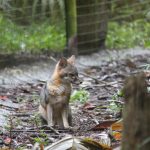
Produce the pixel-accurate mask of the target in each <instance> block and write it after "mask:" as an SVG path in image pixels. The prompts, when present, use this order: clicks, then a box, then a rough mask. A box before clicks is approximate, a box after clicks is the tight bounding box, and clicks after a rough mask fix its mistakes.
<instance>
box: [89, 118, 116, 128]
mask: <svg viewBox="0 0 150 150" xmlns="http://www.w3.org/2000/svg"><path fill="white" fill-rule="evenodd" d="M114 122H116V121H114V120H112V121H104V122H101V123H99V124H98V125H96V126H95V127H93V128H92V129H91V130H103V129H107V128H110V127H111V125H112V124H113V123H114Z"/></svg>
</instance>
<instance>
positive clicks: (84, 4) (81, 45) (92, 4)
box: [77, 0, 110, 54]
mask: <svg viewBox="0 0 150 150" xmlns="http://www.w3.org/2000/svg"><path fill="white" fill-rule="evenodd" d="M109 5H110V3H109V0H86V1H84V0H77V24H78V26H77V39H78V52H79V54H88V53H92V52H95V51H98V50H100V48H104V47H105V39H106V34H107V23H108V17H109V11H110V7H109Z"/></svg>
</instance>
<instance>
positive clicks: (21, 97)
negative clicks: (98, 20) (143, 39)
mask: <svg viewBox="0 0 150 150" xmlns="http://www.w3.org/2000/svg"><path fill="white" fill-rule="evenodd" d="M54 64H55V62H53V60H52V58H50V59H49V60H48V61H44V62H43V61H40V62H38V63H34V64H33V65H18V66H14V67H11V68H4V69H2V70H1V71H0V83H1V84H0V147H4V146H11V148H12V149H17V148H18V149H19V148H20V149H21V147H22V148H28V149H30V148H32V146H33V145H34V143H35V142H41V141H40V140H41V139H44V140H43V141H44V145H50V144H51V143H54V142H56V141H58V140H59V139H62V138H63V137H65V136H66V135H69V134H71V135H74V136H81V137H90V138H92V139H95V140H97V141H100V139H101V137H102V135H103V134H106V135H109V134H108V129H106V128H103V129H102V128H99V125H100V124H101V123H103V122H106V121H112V122H113V121H114V122H115V121H117V120H119V119H120V118H121V117H122V107H123V104H124V99H123V97H122V95H121V94H120V92H121V90H122V88H123V85H124V81H125V79H126V77H128V76H130V75H135V74H137V73H139V72H142V71H145V72H146V71H149V68H150V65H149V64H150V51H149V50H141V49H140V50H138V49H134V50H128V51H122V52H121V51H119V52H118V51H105V52H100V53H96V54H93V55H91V56H84V57H83V56H80V57H78V59H77V67H78V70H79V75H80V78H82V80H83V83H82V84H81V85H80V86H76V85H74V86H73V91H74V90H79V89H84V90H86V91H88V92H89V94H90V96H89V99H88V101H86V102H79V101H74V102H71V103H70V105H71V108H72V115H73V127H74V128H76V130H74V131H71V130H64V129H58V128H56V129H55V130H51V129H50V128H47V127H45V126H42V125H41V123H40V119H39V116H38V105H39V99H40V96H39V94H40V91H41V88H42V86H43V84H44V82H45V81H46V80H47V78H48V76H50V74H51V72H52V70H53V68H54ZM109 138H110V141H111V145H113V146H114V145H117V144H119V143H120V141H116V140H114V139H113V138H112V137H111V136H110V135H109ZM114 147H115V146H114Z"/></svg>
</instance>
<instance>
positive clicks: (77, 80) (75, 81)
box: [72, 76, 82, 84]
mask: <svg viewBox="0 0 150 150" xmlns="http://www.w3.org/2000/svg"><path fill="white" fill-rule="evenodd" d="M72 83H73V84H81V83H82V80H81V78H80V77H79V76H74V79H73V81H72Z"/></svg>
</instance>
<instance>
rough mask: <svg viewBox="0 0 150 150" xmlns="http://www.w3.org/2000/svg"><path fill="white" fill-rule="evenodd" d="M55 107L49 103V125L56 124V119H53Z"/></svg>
mask: <svg viewBox="0 0 150 150" xmlns="http://www.w3.org/2000/svg"><path fill="white" fill-rule="evenodd" d="M53 115H54V114H53V108H52V106H51V105H50V104H48V105H47V123H48V126H54V120H53Z"/></svg>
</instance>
